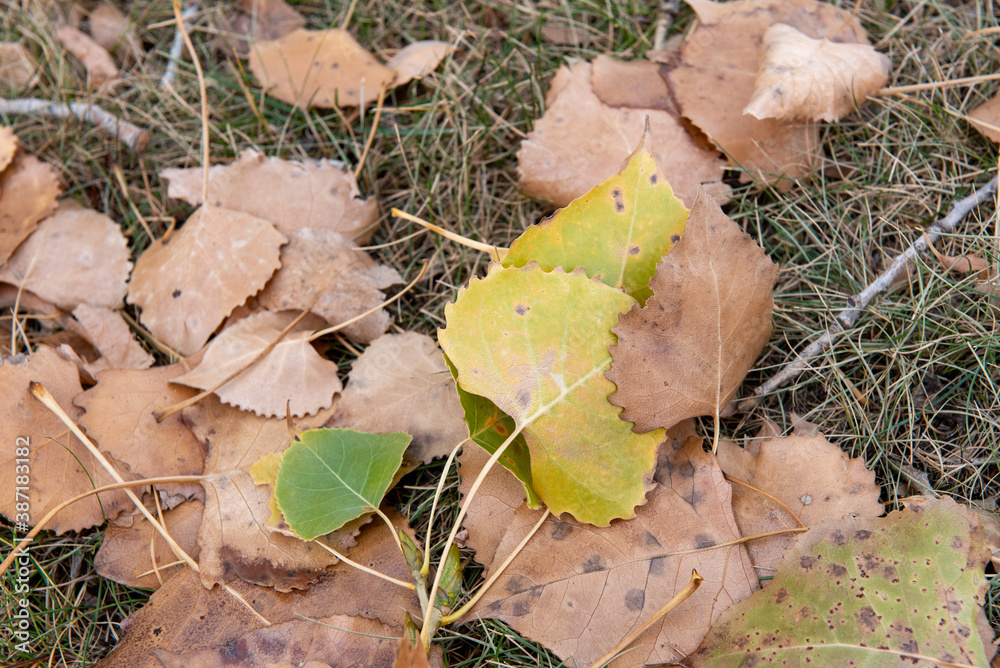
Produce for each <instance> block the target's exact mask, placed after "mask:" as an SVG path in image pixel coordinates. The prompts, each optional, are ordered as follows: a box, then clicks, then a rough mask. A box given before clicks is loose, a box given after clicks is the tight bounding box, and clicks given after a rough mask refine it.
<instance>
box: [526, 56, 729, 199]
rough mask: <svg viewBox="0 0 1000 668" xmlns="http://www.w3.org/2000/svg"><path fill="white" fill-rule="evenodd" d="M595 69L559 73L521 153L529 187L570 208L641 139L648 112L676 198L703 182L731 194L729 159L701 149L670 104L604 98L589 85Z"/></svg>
mask: <svg viewBox="0 0 1000 668" xmlns="http://www.w3.org/2000/svg"><path fill="white" fill-rule="evenodd" d="M619 66H621V67H624V66H625V64H624V63H620V64H619ZM592 67H596V65H595V66H592V65H591V64H590V63H582V62H570V63H569V64H568V65H564V66H562V67H560V68H559V70H558V71H557V72H556V76H555V78H554V79H553V80H552V84H551V86H550V87H549V92H548V94H547V95H546V107H545V109H546V110H545V115H544V116H542V118H540V119H539V120H538V121H536V122H535V127H534V129H533V130H532V131H531V133H530V134H529V135H528V138H527V139H525V140H524V141H522V142H521V148H520V149H519V150H518V153H517V159H518V175H519V176H518V185H519V186H520V187H521V189H522V190H523V191H524V192H526V193H527V194H529V195H532V196H534V197H539V198H541V199H546V200H549V201H551V202H552V203H553V204H554V205H556V206H559V207H562V206H566V205H567V204H569V203H570V202H571V201H572V200H574V199H576V198H577V197H579V196H581V195H583V194H584V193H586V192H588V191H589V190H590V189H591V188H593V187H594V186H596V185H597V184H599V183H601V182H602V181H604V180H605V179H607V178H608V177H610V176H612V175H613V174H615V173H616V172H617V171H618V169H619V167H621V164H622V161H624V160H625V159H626V158H628V157H629V155H631V153H632V151H633V149H634V148H635V147H636V145H637V144H639V142H640V140H641V139H642V134H643V129H644V128H645V119H646V118H647V117H648V119H649V126H650V130H651V136H652V138H653V153H654V155H655V156H656V161H657V163H658V164H659V166H660V169H662V170H663V173H664V175H665V176H666V177H667V181H669V182H670V185H671V187H672V188H673V190H674V192H675V193H676V194H677V196H678V197H679V198H680V199H681V200H683V201H685V202H691V201H693V200H694V197H695V194H696V192H697V189H698V187H699V185H700V184H705V186H706V187H708V188H709V189H710V190H711V191H712V192H713V193H714V194H717V195H718V196H719V197H721V198H723V199H726V198H728V193H729V187H728V186H727V185H725V184H724V183H722V181H721V179H722V172H723V169H724V166H725V162H724V161H723V160H721V159H720V158H719V156H718V154H717V153H716V152H715V151H706V150H704V149H702V148H701V147H699V146H698V145H697V144H696V143H695V142H694V140H692V139H691V137H690V136H689V135H688V132H687V130H685V129H684V127H683V126H682V125H681V123H680V121H679V119H677V118H675V117H674V116H673V115H671V113H670V112H669V111H668V110H664V109H654V108H633V107H625V106H622V107H611V106H608V105H606V104H604V103H603V102H602V101H601V99H600V98H599V97H598V96H597V95H595V93H594V90H593V88H592V83H591V81H592ZM637 74H642V75H648V71H647V68H646V67H645V66H639V68H638V70H637ZM605 90H606V88H605ZM605 94H608V93H605ZM616 101H620V100H618V99H617V98H616ZM581 137H586V138H587V141H580V138H581Z"/></svg>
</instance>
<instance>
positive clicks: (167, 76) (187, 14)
mask: <svg viewBox="0 0 1000 668" xmlns="http://www.w3.org/2000/svg"><path fill="white" fill-rule="evenodd" d="M197 13H198V3H197V2H192V3H191V4H190V5H188V6H187V7H185V8H184V11H183V12H181V16H183V17H184V25H185V26H187V25H188V23H190V21H191V18H192V17H193V16H194V15H195V14H197ZM183 53H184V33H182V32H181V30H180V26H178V27H177V32H175V33H174V41H173V44H171V45H170V56H169V57H168V60H167V71H166V72H164V73H163V77H162V78H161V79H160V88H173V85H174V79H176V78H177V63H179V62H180V60H181V55H182V54H183Z"/></svg>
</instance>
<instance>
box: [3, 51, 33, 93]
mask: <svg viewBox="0 0 1000 668" xmlns="http://www.w3.org/2000/svg"><path fill="white" fill-rule="evenodd" d="M37 69H38V63H37V62H36V61H35V59H34V57H33V56H32V55H31V54H30V53H28V50H27V49H25V48H24V46H23V45H22V44H18V43H13V42H0V82H3V83H4V84H6V85H8V86H10V87H11V88H18V87H20V86H23V85H25V84H26V83H28V82H29V81H31V78H32V77H33V76H35V70H37Z"/></svg>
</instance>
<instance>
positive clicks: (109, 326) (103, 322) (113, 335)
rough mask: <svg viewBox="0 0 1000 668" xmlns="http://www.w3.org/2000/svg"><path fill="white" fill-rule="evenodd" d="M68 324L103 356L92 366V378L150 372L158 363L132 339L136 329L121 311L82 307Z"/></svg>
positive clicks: (74, 312) (74, 310)
mask: <svg viewBox="0 0 1000 668" xmlns="http://www.w3.org/2000/svg"><path fill="white" fill-rule="evenodd" d="M66 325H67V326H68V327H69V328H71V329H74V330H76V333H78V334H79V335H81V336H82V337H83V338H85V339H86V340H87V341H88V342H89V343H90V345H92V346H93V347H94V348H95V349H96V350H97V351H98V352H99V353H100V354H101V358H100V359H99V360H97V361H96V362H94V363H93V364H91V365H90V369H89V372H90V374H91V375H93V374H95V373H97V372H98V371H102V370H104V369H148V368H149V367H151V366H153V362H154V361H155V360H154V359H153V358H152V356H151V355H150V354H149V353H147V352H146V351H145V350H144V349H143V347H142V346H140V345H139V342H138V341H136V340H135V338H134V337H133V336H132V330H131V329H130V328H129V326H128V323H127V322H125V320H124V318H122V316H121V314H119V313H118V311H112V310H111V309H108V308H105V307H103V306H91V305H89V304H80V305H79V306H77V307H76V308H75V309H73V320H70V319H68V318H67V319H66Z"/></svg>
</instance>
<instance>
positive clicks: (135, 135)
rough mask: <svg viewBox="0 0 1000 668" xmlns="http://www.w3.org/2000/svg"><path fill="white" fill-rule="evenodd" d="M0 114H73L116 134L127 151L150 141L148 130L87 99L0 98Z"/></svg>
mask: <svg viewBox="0 0 1000 668" xmlns="http://www.w3.org/2000/svg"><path fill="white" fill-rule="evenodd" d="M0 114H26V115H29V116H48V117H50V118H76V119H79V120H81V121H86V122H87V123H91V124H93V125H96V126H97V127H99V128H101V129H102V130H104V131H105V132H107V133H108V134H110V135H113V136H115V137H117V138H118V140H119V141H121V143H123V144H125V146H127V147H128V149H129V150H130V151H132V152H133V153H136V154H139V153H142V152H143V151H144V150H145V149H146V146H147V145H148V144H149V139H150V136H151V135H150V132H149V130H143V129H142V128H140V127H139V126H137V125H133V124H132V123H129V122H128V121H126V120H122V119H120V118H118V117H117V116H115V115H114V114H112V113H111V112H108V111H105V110H104V109H101V108H100V107H98V106H97V105H93V104H90V103H87V102H70V103H68V104H67V103H64V102H49V101H48V100H38V99H35V98H18V99H14V100H5V99H3V98H0Z"/></svg>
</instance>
